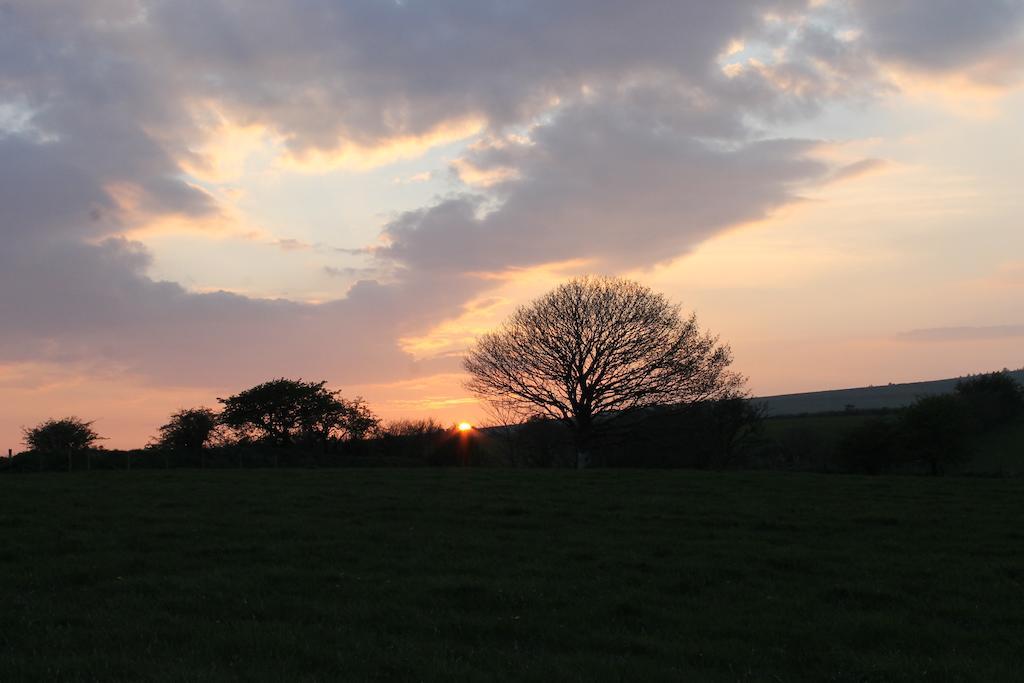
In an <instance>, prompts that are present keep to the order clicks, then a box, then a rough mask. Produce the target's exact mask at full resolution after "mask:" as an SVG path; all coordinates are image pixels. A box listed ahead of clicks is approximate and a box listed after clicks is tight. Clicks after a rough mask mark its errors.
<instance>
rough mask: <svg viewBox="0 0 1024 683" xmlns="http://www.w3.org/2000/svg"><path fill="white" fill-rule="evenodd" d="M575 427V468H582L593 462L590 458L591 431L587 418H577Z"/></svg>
mask: <svg viewBox="0 0 1024 683" xmlns="http://www.w3.org/2000/svg"><path fill="white" fill-rule="evenodd" d="M575 426H576V429H575V432H576V433H575V435H574V436H575V439H574V441H575V444H576V469H578V470H583V469H587V468H588V467H590V466H591V464H593V462H592V459H591V446H592V444H593V433H592V429H591V425H590V419H589V418H577V420H576V425H575Z"/></svg>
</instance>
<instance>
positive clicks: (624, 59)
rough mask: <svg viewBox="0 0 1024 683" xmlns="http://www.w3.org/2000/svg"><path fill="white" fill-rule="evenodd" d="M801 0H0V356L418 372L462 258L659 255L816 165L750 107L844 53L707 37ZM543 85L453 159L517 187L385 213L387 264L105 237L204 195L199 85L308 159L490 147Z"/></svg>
mask: <svg viewBox="0 0 1024 683" xmlns="http://www.w3.org/2000/svg"><path fill="white" fill-rule="evenodd" d="M806 5H807V3H806V2H805V0H749V1H740V0H732V1H723V2H706V1H705V0H692V1H690V2H680V1H678V0H657V1H652V2H645V3H632V2H621V0H600V1H595V0H567V1H565V2H559V3H550V2H543V1H542V0H524V1H523V2H521V3H508V2H486V1H481V0H445V1H441V2H433V3H420V2H407V3H391V2H377V1H371V0H356V1H350V2H340V1H329V0H304V1H303V2H301V3H296V2H283V1H277V2H269V1H268V2H259V3H252V2H242V1H241V0H175V1H173V2H171V1H170V0H152V1H151V2H136V1H135V0H81V1H78V2H71V3H59V4H54V3H48V2H38V1H37V0H8V1H7V2H2V1H0V101H3V102H16V103H18V106H19V107H20V108H21V109H23V111H24V117H22V118H24V127H25V130H19V131H16V132H11V131H8V132H7V133H6V134H4V133H0V317H2V319H3V320H4V325H5V330H4V335H3V336H2V337H0V361H11V360H40V359H43V360H53V361H58V362H68V363H71V362H77V361H79V360H81V359H89V360H96V359H102V360H103V361H104V362H108V363H110V364H112V365H117V366H119V367H120V366H123V367H125V368H127V369H128V370H129V371H131V372H137V373H141V374H144V375H146V376H148V377H150V378H152V379H154V380H155V381H160V382H165V383H192V384H209V383H214V382H216V383H240V382H244V381H249V380H253V381H255V380H259V379H263V378H264V377H263V376H260V377H253V376H252V373H253V371H254V368H261V369H262V372H263V374H265V375H274V374H302V375H306V376H322V375H324V374H325V373H328V374H331V375H338V376H341V377H343V379H344V380H345V381H367V380H371V379H374V380H379V379H384V378H388V377H391V378H397V377H400V376H403V375H407V374H409V373H411V372H415V371H416V369H417V368H421V367H423V366H422V365H418V364H416V363H414V362H413V360H412V359H411V358H410V357H409V356H408V355H407V354H405V353H404V352H402V350H401V348H400V346H399V343H398V341H397V340H398V339H400V338H401V337H403V336H406V335H409V334H413V333H416V332H421V331H423V330H425V329H426V328H428V327H429V326H430V325H431V324H433V323H435V322H438V321H440V320H442V319H444V318H446V317H451V316H453V315H456V314H457V313H458V312H459V311H460V310H461V307H462V306H463V305H464V304H465V302H467V301H469V300H471V299H472V298H473V297H475V296H477V295H480V294H482V293H483V292H485V291H486V289H487V287H486V284H485V282H484V281H482V280H480V279H476V278H474V277H472V276H471V275H469V274H468V273H471V272H473V271H474V270H480V269H502V268H507V267H511V266H521V265H531V264H537V263H545V262H549V261H554V260H561V259H568V258H581V257H582V258H592V259H596V260H599V261H602V262H604V263H606V264H608V265H609V266H610V267H614V266H642V265H645V264H649V263H652V262H655V261H660V260H663V259H667V258H673V257H675V256H678V255H679V254H681V253H684V252H685V251H687V250H689V249H692V248H693V247H694V245H696V244H698V243H699V242H700V241H701V240H703V239H706V238H707V237H708V236H710V235H713V234H715V233H716V232H718V231H720V230H722V229H725V228H726V227H728V226H730V225H734V224H736V223H738V222H742V221H747V220H751V219H756V218H759V217H761V216H763V215H765V214H766V213H767V212H770V211H771V210H772V209H773V208H775V207H777V206H779V205H781V204H785V203H787V202H791V201H795V200H798V198H799V191H800V188H802V187H804V186H806V185H808V184H814V183H816V182H821V181H823V180H826V179H827V178H828V176H829V173H830V172H832V170H833V169H830V168H829V167H828V166H827V165H825V164H823V163H822V162H819V161H815V160H814V159H813V158H811V157H810V156H809V152H810V151H811V150H812V149H813V147H814V145H815V143H814V142H813V141H798V140H765V139H761V138H762V137H763V135H761V134H759V133H758V132H757V131H756V130H755V129H754V128H753V127H752V125H751V123H750V120H751V119H760V120H764V119H772V118H782V117H786V116H798V115H803V114H806V113H808V112H810V111H813V110H814V108H815V107H817V106H820V104H821V102H822V101H823V100H824V99H828V98H829V97H834V96H836V93H837V92H838V91H839V90H840V88H839V87H838V86H837V85H836V84H837V82H836V81H833V80H829V79H830V78H834V74H833V75H831V76H829V75H828V74H826V71H829V70H822V69H820V68H817V67H816V66H815V64H814V63H813V60H812V59H810V58H809V57H810V56H811V55H812V53H813V56H814V57H815V58H816V59H820V60H824V61H826V62H829V63H830V64H836V65H841V66H842V68H841V69H838V73H840V74H845V76H844V77H845V78H848V79H852V78H854V75H855V74H857V73H859V72H857V69H859V68H864V66H863V64H864V58H863V57H862V55H861V54H860V53H858V52H857V49H859V48H858V47H857V46H850V45H845V44H841V43H837V42H835V41H834V40H832V39H831V38H830V37H829V36H828V35H827V31H826V32H824V33H820V34H819V33H813V34H812V33H811V32H806V35H805V39H804V41H803V43H802V44H803V45H804V48H803V50H804V51H803V52H800V51H799V50H797V51H794V55H795V57H794V58H793V59H792V60H791V61H789V62H787V63H785V64H781V65H776V66H775V67H774V68H776V72H775V74H774V75H775V76H782V77H785V79H788V81H789V82H790V83H793V84H795V86H794V87H792V88H781V89H780V88H779V86H778V83H776V82H773V80H772V78H769V77H768V76H766V75H765V74H762V73H757V72H750V73H748V74H745V75H744V76H743V77H742V78H736V79H732V80H730V79H727V78H725V77H724V76H723V75H722V74H721V73H720V71H719V69H718V65H717V64H716V58H717V56H718V54H719V53H720V52H721V50H722V49H723V48H724V47H725V46H726V45H727V44H728V42H729V40H730V39H733V38H743V37H751V38H758V37H760V38H761V39H763V40H769V41H770V40H772V39H774V38H773V37H772V36H770V35H767V34H765V33H764V32H765V27H764V24H763V19H762V17H763V15H764V14H765V13H766V12H768V11H772V12H777V13H782V14H790V13H799V12H801V11H803V10H804V8H805V7H806ZM954 9H955V8H954ZM951 11H952V10H951ZM865 16H867V21H868V22H869V24H870V21H871V20H872V19H871V16H870V15H865ZM911 28H913V27H911ZM879 30H880V31H882V29H879ZM907 30H909V29H907ZM984 33H985V32H984V31H979V32H975V33H973V34H971V35H973V36H975V38H972V40H974V39H976V37H977V36H980V35H984ZM884 35H885V34H884V32H882V33H880V36H881V37H880V38H879V39H878V40H882V41H883V42H882V43H879V45H881V46H882V47H879V48H878V49H879V50H883V48H884V45H885V42H884V40H883V39H884ZM961 43H963V44H967V43H970V40H968V39H967V38H964V39H963V40H962V41H961ZM958 44H960V43H958ZM964 49H966V48H964ZM915 54H919V55H927V54H928V53H927V51H926V50H924V49H919V50H917V52H916V53H915ZM922 58H923V57H922ZM832 71H836V70H835V69H833V70H832ZM830 73H831V71H830ZM847 82H849V81H847ZM838 83H840V84H841V82H838ZM583 86H588V88H589V90H590V94H584V93H583V92H582V88H583ZM555 98H558V100H559V102H560V104H559V106H558V109H557V112H556V113H554V114H553V118H551V119H550V120H548V119H547V118H546V119H545V120H546V121H547V122H546V123H544V124H543V125H540V126H539V127H536V128H534V129H533V130H532V131H531V139H532V144H531V145H521V144H516V143H515V142H511V143H510V144H507V145H506V146H505V147H503V148H499V147H498V146H496V145H491V146H486V145H485V146H482V147H481V148H479V149H478V150H476V151H475V152H474V153H472V154H471V155H470V156H469V157H468V158H467V161H468V162H469V163H472V164H474V165H476V166H477V167H479V168H481V169H485V170H486V169H495V168H500V167H508V168H512V169H514V170H515V171H516V172H517V174H518V179H516V180H509V181H507V182H504V183H501V184H499V185H496V186H494V187H493V188H492V189H491V190H489V191H487V192H485V193H479V194H473V193H469V194H466V195H460V196H455V197H452V198H449V199H448V200H446V201H444V202H441V203H438V204H437V205H435V206H430V207H425V208H424V209H422V210H420V211H417V212H412V213H410V214H407V215H405V216H403V217H402V218H400V219H399V220H397V221H395V222H394V223H393V224H392V225H390V226H389V228H388V233H389V235H390V237H391V238H392V240H393V242H392V244H391V245H390V246H389V247H387V248H384V249H377V250H375V251H374V254H375V257H376V261H375V263H373V264H372V265H373V266H374V267H375V268H377V269H379V270H384V271H388V277H387V278H384V277H382V278H380V280H379V281H369V280H364V281H361V282H359V283H358V284H357V285H355V286H354V287H352V288H351V290H350V291H348V292H347V293H345V294H344V296H343V298H339V299H338V300H336V301H331V302H328V303H325V304H320V305H306V304H300V303H296V302H291V301H269V300H259V299H252V298H247V297H243V296H237V295H233V294H228V293H223V292H221V293H211V294H199V293H194V292H190V291H187V290H186V289H184V288H183V287H181V286H180V285H178V284H176V283H172V282H156V281H154V280H152V279H151V278H149V277H147V275H146V272H147V268H148V266H149V260H150V256H149V254H148V253H147V252H146V250H145V248H144V247H142V246H141V245H139V244H136V243H132V242H129V241H126V240H124V239H121V238H119V237H118V235H119V234H122V233H123V232H124V231H125V230H127V229H128V228H131V227H135V226H133V225H129V224H128V221H129V220H131V217H130V216H129V215H128V214H126V213H125V212H123V211H121V210H120V207H119V205H118V200H117V197H116V196H114V193H115V191H116V188H118V187H128V188H129V189H131V190H132V191H133V193H134V194H135V196H136V197H137V200H138V202H139V206H138V207H136V208H137V209H138V210H141V211H142V212H143V213H148V214H150V215H153V216H159V215H168V214H178V215H182V216H186V217H197V216H209V215H212V214H215V213H216V212H217V211H218V206H217V204H216V202H215V200H214V199H213V198H212V197H211V196H209V195H208V194H206V193H205V192H204V191H203V190H202V189H200V188H197V187H194V186H192V185H190V184H189V183H188V182H187V181H186V180H184V179H183V174H182V171H181V167H182V163H183V162H186V161H197V160H198V159H197V157H196V153H195V151H194V149H195V148H196V147H197V146H198V145H199V144H201V143H202V142H203V141H204V138H203V135H204V133H203V130H202V126H201V125H200V122H199V121H198V120H197V118H196V112H195V107H196V106H198V105H199V104H202V103H212V104H213V105H215V106H216V107H218V108H221V109H224V110H226V111H228V113H229V114H230V115H231V116H232V117H234V119H235V120H236V121H237V122H239V123H254V122H258V123H263V124H266V125H267V126H268V127H270V128H272V129H273V130H275V131H278V132H280V133H282V134H283V135H285V136H287V138H288V140H289V143H290V144H291V145H292V148H293V149H294V150H296V151H304V150H309V149H311V148H322V149H331V148H333V147H335V146H336V145H337V144H338V143H339V141H348V142H352V141H354V142H362V143H367V144H372V143H375V142H379V141H381V140H383V139H386V138H389V137H394V136H397V135H408V134H417V133H423V132H426V131H429V130H431V129H432V128H434V127H436V126H438V125H440V124H443V123H445V122H450V121H452V120H454V119H458V118H460V117H466V116H480V117H484V118H485V119H486V123H487V124H488V132H489V134H491V135H493V136H495V137H499V138H500V137H501V136H502V134H503V133H507V132H508V131H509V130H513V129H519V128H520V127H523V126H527V125H530V124H531V122H532V121H533V120H534V118H535V117H536V116H537V115H539V114H546V115H551V112H552V111H555V110H554V108H553V104H552V103H553V102H554V100H555ZM289 245H290V243H287V242H282V244H281V246H283V247H284V246H289ZM291 246H295V245H291ZM324 248H325V247H323V246H322V245H313V250H314V251H315V252H317V253H319V251H320V250H322V249H324ZM339 251H344V250H339ZM357 253H360V254H363V255H364V256H365V255H366V254H365V252H362V251H359V250H357ZM444 362H447V361H444Z"/></svg>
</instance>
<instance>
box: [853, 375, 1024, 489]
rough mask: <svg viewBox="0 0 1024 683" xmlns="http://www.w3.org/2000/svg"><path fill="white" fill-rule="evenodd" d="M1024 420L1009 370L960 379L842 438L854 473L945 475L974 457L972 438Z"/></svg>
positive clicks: (1022, 391) (1023, 399)
mask: <svg viewBox="0 0 1024 683" xmlns="http://www.w3.org/2000/svg"><path fill="white" fill-rule="evenodd" d="M1021 419H1024V388H1022V387H1021V385H1020V384H1018V383H1017V382H1016V381H1015V380H1014V379H1013V378H1012V377H1010V375H1009V374H1008V373H1006V372H999V373H992V374H988V375H979V376H977V377H972V378H969V379H965V380H961V381H960V382H958V383H957V385H956V390H955V391H953V392H952V393H949V394H941V395H937V396H925V397H922V398H919V399H918V400H917V401H915V402H914V403H913V404H912V405H911V406H909V407H907V408H905V409H903V410H901V411H898V412H896V413H894V414H892V415H885V416H879V417H875V418H871V419H869V420H866V421H865V422H863V423H862V424H861V425H859V426H858V427H857V428H855V429H854V430H853V431H851V432H850V433H849V434H847V435H846V437H845V438H844V439H843V440H842V442H841V443H840V447H839V455H840V458H841V459H842V462H843V463H844V464H845V465H846V466H847V467H848V468H849V469H850V470H851V471H854V472H861V473H864V474H882V473H884V472H889V471H893V470H896V469H899V468H906V467H908V466H919V467H924V468H926V469H927V471H928V472H929V473H930V474H933V475H940V474H944V473H946V472H947V471H948V470H950V469H951V468H954V467H956V466H958V465H961V464H963V463H964V462H966V461H967V460H969V459H970V458H971V456H972V453H971V451H970V448H969V444H970V443H971V440H972V439H973V438H975V437H977V436H980V435H983V434H986V433H989V432H992V431H993V430H996V429H999V428H1001V427H1004V426H1006V425H1008V424H1010V423H1012V422H1015V421H1017V420H1021Z"/></svg>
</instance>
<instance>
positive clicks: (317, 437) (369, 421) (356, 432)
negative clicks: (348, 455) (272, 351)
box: [217, 377, 379, 446]
mask: <svg viewBox="0 0 1024 683" xmlns="http://www.w3.org/2000/svg"><path fill="white" fill-rule="evenodd" d="M326 384H327V383H326V382H323V381H321V382H304V381H302V380H301V379H299V380H291V379H285V378H283V377H282V378H280V379H274V380H270V381H269V382H264V383H262V384H259V385H257V386H254V387H252V388H250V389H246V390H245V391H242V392H239V393H237V394H235V395H233V396H230V397H228V398H218V399H217V400H218V401H220V403H221V404H222V405H223V406H224V408H223V410H222V412H221V416H220V419H221V422H222V423H223V424H224V425H226V426H228V427H230V428H231V429H233V430H234V431H235V432H236V433H238V434H239V435H241V436H242V437H243V438H248V439H252V440H259V441H266V442H269V443H273V444H275V445H278V446H287V445H291V444H293V443H297V442H299V441H302V442H306V443H323V442H326V441H327V440H329V439H331V438H346V437H347V438H363V437H364V436H366V435H367V434H368V433H369V432H371V431H372V430H373V429H375V428H376V427H377V425H378V424H379V420H378V419H377V417H376V416H375V415H374V414H373V413H372V412H371V411H370V409H369V407H368V406H367V405H366V403H365V401H363V400H362V399H361V398H356V399H353V400H350V401H349V400H345V399H343V398H341V396H340V393H341V392H339V391H331V390H330V389H327V388H326Z"/></svg>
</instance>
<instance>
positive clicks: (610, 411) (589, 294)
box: [465, 277, 743, 467]
mask: <svg viewBox="0 0 1024 683" xmlns="http://www.w3.org/2000/svg"><path fill="white" fill-rule="evenodd" d="M731 362H732V354H731V352H730V350H729V347H728V346H726V345H723V344H719V342H718V338H717V337H714V336H712V335H710V334H707V333H705V332H702V331H701V329H700V327H699V326H698V324H697V319H696V317H695V316H694V315H690V316H688V317H684V316H683V315H682V314H681V311H680V307H679V306H678V305H675V304H672V303H670V302H669V301H668V300H667V299H666V298H665V297H664V296H663V295H661V294H658V293H655V292H653V291H652V290H650V289H649V288H647V287H645V286H643V285H641V284H639V283H637V282H632V281H629V280H623V279H619V278H603V277H601V278H598V277H585V278H577V279H574V280H571V281H570V282H567V283H565V284H563V285H561V286H559V287H558V288H556V289H555V290H553V291H552V292H550V293H548V294H546V295H545V296H543V297H541V298H540V299H537V300H536V301H534V302H533V303H531V304H529V305H527V306H524V307H521V308H519V309H518V310H517V311H516V312H515V313H514V314H513V315H512V316H511V317H510V318H509V319H508V320H507V321H505V323H504V324H503V325H502V326H501V327H500V328H499V329H498V330H497V331H495V332H492V333H489V334H485V335H483V336H482V337H480V338H479V339H477V341H476V343H475V345H474V346H473V347H472V348H471V350H470V351H469V353H468V355H467V357H466V360H465V369H466V371H467V372H468V373H469V376H470V379H469V381H468V382H467V387H468V388H469V389H470V390H471V391H473V392H474V393H476V394H478V395H480V396H483V397H486V398H488V399H490V400H497V401H502V402H503V403H504V404H505V405H506V406H509V405H511V406H514V407H516V408H518V409H519V410H520V411H521V412H522V414H523V415H527V414H530V413H534V412H536V411H537V410H538V409H539V410H540V411H541V412H543V413H544V414H546V415H548V416H550V417H553V418H556V419H558V420H561V421H562V422H564V423H565V424H567V425H568V426H569V427H570V428H571V430H572V434H573V438H574V442H575V447H576V454H577V466H578V467H585V466H587V465H588V464H589V460H590V449H591V447H592V444H593V440H594V436H595V434H596V433H597V432H598V431H599V430H600V429H602V428H604V427H606V426H607V425H608V424H609V423H610V422H611V421H612V420H614V419H616V418H618V417H621V416H623V415H626V414H628V413H630V412H632V411H636V410H638V409H643V408H647V407H650V406H655V405H679V404H683V403H689V402H694V401H701V400H708V399H718V398H725V397H729V396H734V395H737V394H738V393H739V390H740V388H741V386H742V383H743V378H742V377H740V376H739V375H736V374H734V373H732V372H730V371H729V370H728V368H729V365H730V364H731Z"/></svg>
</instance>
